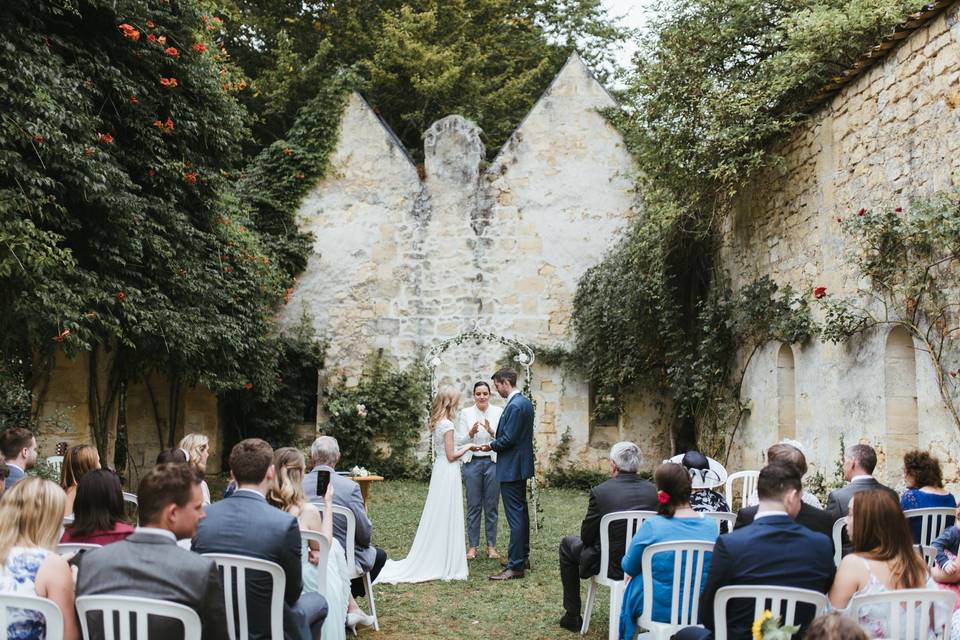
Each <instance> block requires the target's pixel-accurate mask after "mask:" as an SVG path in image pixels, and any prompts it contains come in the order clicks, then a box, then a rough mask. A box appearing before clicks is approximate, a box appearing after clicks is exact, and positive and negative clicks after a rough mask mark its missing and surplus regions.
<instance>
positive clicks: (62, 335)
mask: <svg viewBox="0 0 960 640" xmlns="http://www.w3.org/2000/svg"><path fill="white" fill-rule="evenodd" d="M69 336H70V329H64V330H63V331H61V332H60V335H56V336H54V337H53V339H54V340H56V341H57V342H63V341H64V340H65V339H66V338H68V337H69Z"/></svg>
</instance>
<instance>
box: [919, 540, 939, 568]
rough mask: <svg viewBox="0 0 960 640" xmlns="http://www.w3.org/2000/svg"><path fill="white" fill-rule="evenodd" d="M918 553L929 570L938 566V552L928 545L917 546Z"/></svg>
mask: <svg viewBox="0 0 960 640" xmlns="http://www.w3.org/2000/svg"><path fill="white" fill-rule="evenodd" d="M916 549H917V552H918V553H919V554H920V556H921V557H922V558H923V561H924V562H925V563H926V564H927V568H928V569H933V568H934V567H936V566H937V550H936V549H934V548H933V547H931V546H928V545H917V547H916Z"/></svg>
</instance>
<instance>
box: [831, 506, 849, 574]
mask: <svg viewBox="0 0 960 640" xmlns="http://www.w3.org/2000/svg"><path fill="white" fill-rule="evenodd" d="M846 528H847V516H843V517H842V518H839V519H838V520H837V521H836V522H834V523H833V532H832V533H833V535H832V536H831V537H832V538H833V564H834V565H835V566H837V567H839V566H840V561H841V560H843V530H844V529H846Z"/></svg>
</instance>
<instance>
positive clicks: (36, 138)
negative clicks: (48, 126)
mask: <svg viewBox="0 0 960 640" xmlns="http://www.w3.org/2000/svg"><path fill="white" fill-rule="evenodd" d="M33 144H43V136H41V135H35V136H33Z"/></svg>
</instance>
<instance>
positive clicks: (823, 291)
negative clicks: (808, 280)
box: [813, 287, 827, 300]
mask: <svg viewBox="0 0 960 640" xmlns="http://www.w3.org/2000/svg"><path fill="white" fill-rule="evenodd" d="M825 295H827V288H826V287H817V288H816V289H814V290H813V297H814V298H816V299H817V300H819V299H820V298H822V297H824V296H825Z"/></svg>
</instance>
